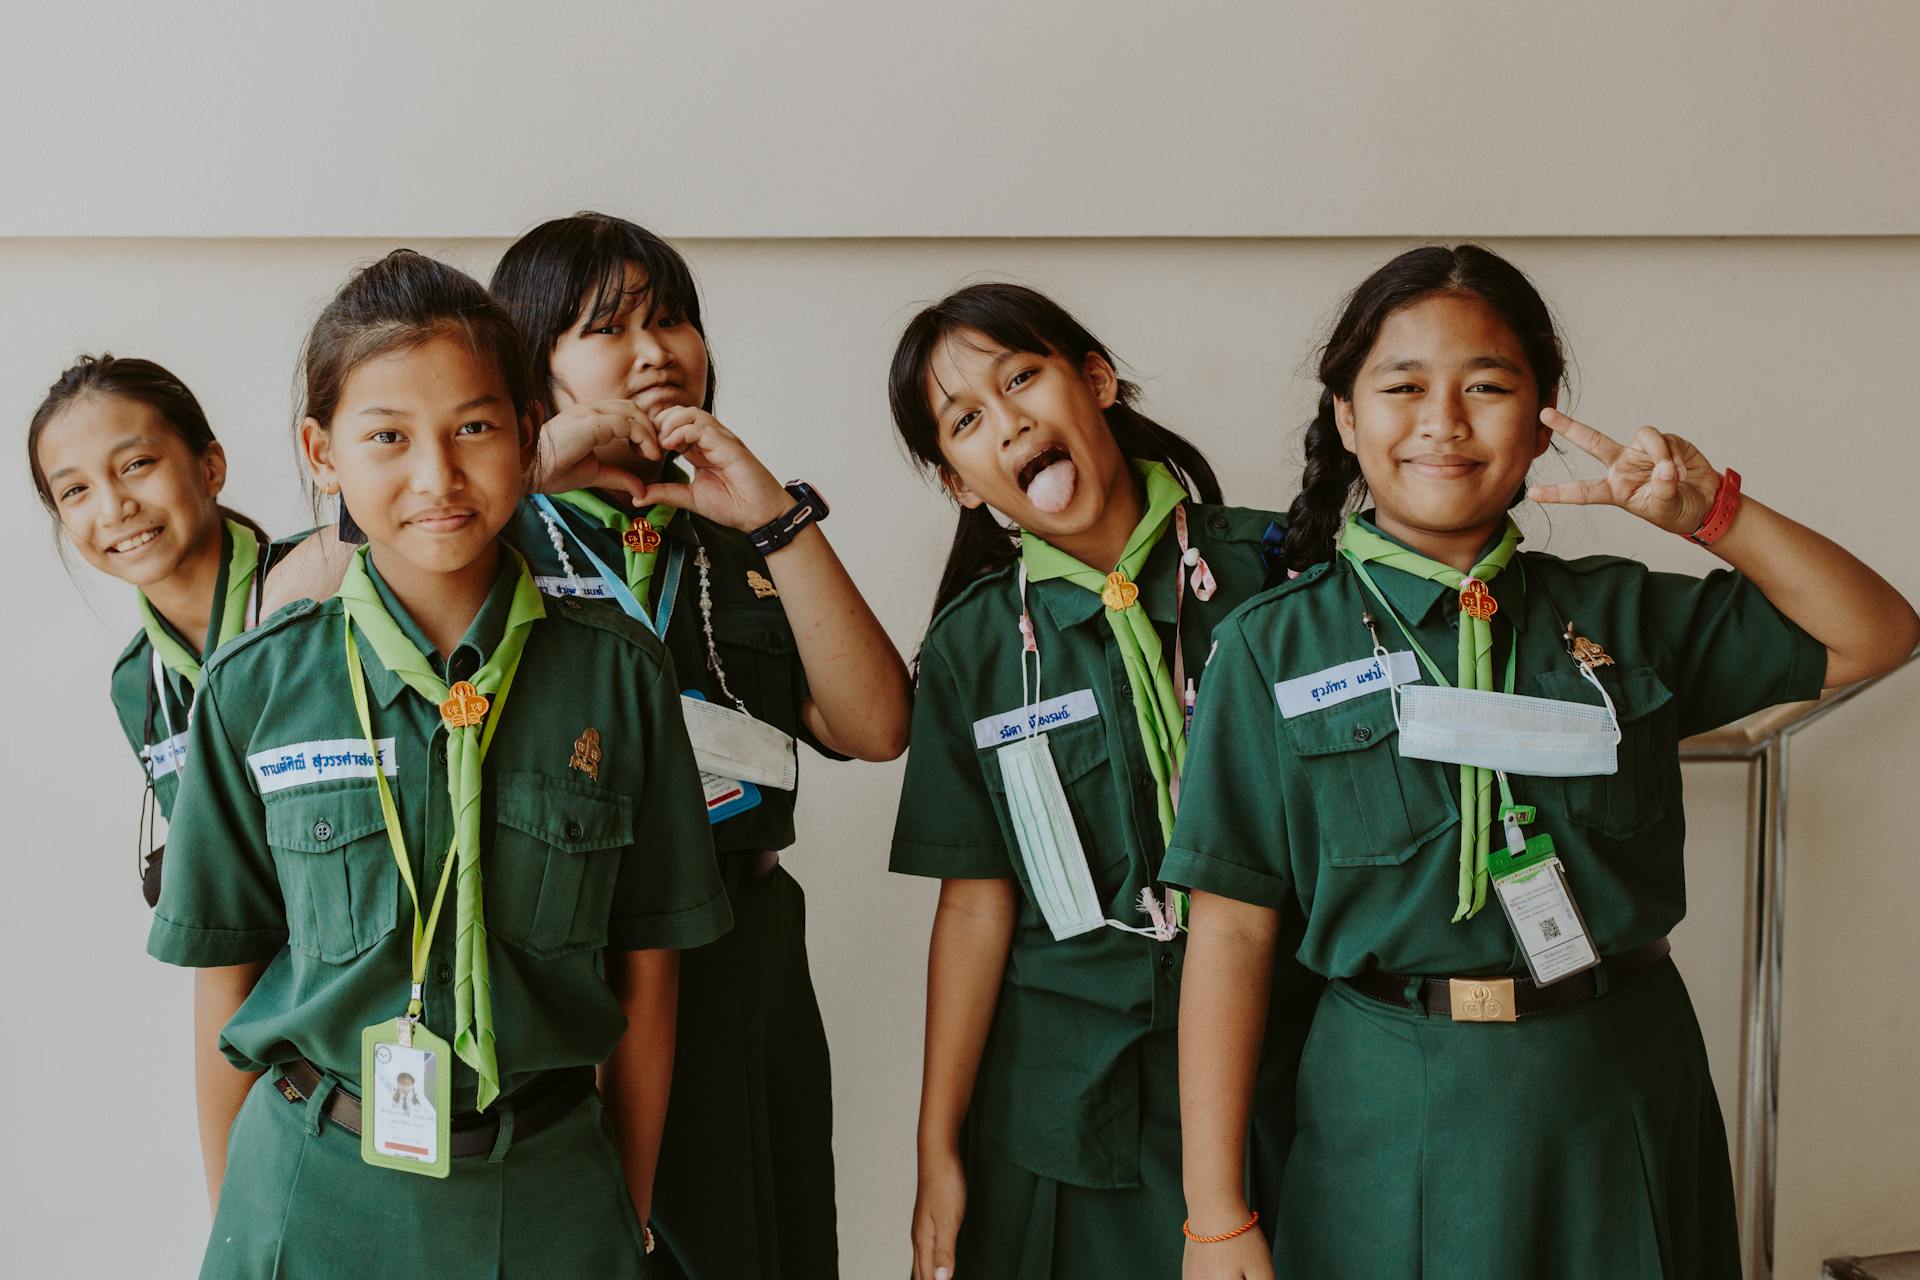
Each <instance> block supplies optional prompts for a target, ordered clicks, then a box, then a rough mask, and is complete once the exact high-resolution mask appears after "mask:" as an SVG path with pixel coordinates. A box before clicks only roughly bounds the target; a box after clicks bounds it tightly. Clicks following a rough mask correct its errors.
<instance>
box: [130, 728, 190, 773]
mask: <svg viewBox="0 0 1920 1280" xmlns="http://www.w3.org/2000/svg"><path fill="white" fill-rule="evenodd" d="M140 756H141V758H142V759H144V760H145V761H146V762H147V768H148V769H150V770H151V771H152V773H153V776H154V777H155V778H164V777H166V776H167V775H168V774H170V773H178V772H179V771H180V770H181V769H182V768H184V767H186V763H187V735H186V734H184V733H176V734H174V735H173V736H172V737H171V738H168V739H167V740H166V741H165V742H156V743H154V744H153V745H152V746H149V747H144V748H142V749H141V752H140Z"/></svg>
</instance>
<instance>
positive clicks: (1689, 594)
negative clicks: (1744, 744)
mask: <svg viewBox="0 0 1920 1280" xmlns="http://www.w3.org/2000/svg"><path fill="white" fill-rule="evenodd" d="M1641 616H1642V617H1643V618H1644V619H1645V622H1644V624H1643V625H1644V626H1645V628H1646V630H1647V631H1648V632H1649V633H1650V635H1649V639H1651V640H1652V641H1653V643H1654V645H1655V646H1656V647H1657V648H1658V649H1659V650H1660V651H1661V652H1662V654H1663V655H1664V660H1665V661H1664V669H1663V670H1662V671H1661V676H1662V678H1663V679H1664V680H1665V681H1666V683H1667V686H1668V687H1669V688H1671V689H1672V690H1673V691H1674V697H1675V700H1676V702H1677V703H1678V704H1679V707H1680V733H1681V735H1682V736H1683V737H1684V736H1686V735H1689V734H1695V733H1704V732H1706V731H1707V730H1709V729H1717V728H1719V727H1720V726H1721V725H1723V724H1728V723H1730V722H1732V721H1734V720H1738V719H1740V718H1741V717H1742V716H1746V715H1751V714H1753V713H1754V712H1756V711H1759V710H1762V709H1763V708H1766V707H1771V706H1775V705H1777V704H1779V703H1782V702H1801V701H1805V700H1808V699H1811V698H1817V697H1819V696H1820V688H1821V686H1822V685H1823V684H1824V683H1825V682H1826V676H1827V650H1826V646H1825V645H1823V644H1821V643H1820V642H1819V641H1818V640H1815V639H1814V638H1813V637H1812V636H1810V635H1808V634H1807V633H1806V632H1805V631H1803V630H1801V629H1800V628H1799V627H1798V626H1797V625H1795V624H1794V623H1793V622H1791V621H1789V620H1788V618H1787V617H1786V615H1785V614H1783V613H1781V612H1780V611H1779V610H1778V609H1776V608H1775V607H1774V606H1773V603H1772V602H1771V601H1769V600H1768V599H1767V598H1766V597H1765V596H1764V595H1762V594H1761V593H1760V589H1759V588H1758V587H1756V586H1754V585H1753V583H1752V582H1750V581H1748V580H1747V578H1746V577H1745V576H1744V575H1743V574H1739V573H1736V572H1734V571H1733V570H1731V569H1721V570H1718V571H1716V572H1714V573H1710V574H1708V575H1707V576H1706V577H1704V578H1694V577H1690V576H1688V575H1685V574H1677V573H1651V574H1648V575H1647V586H1646V597H1645V600H1644V601H1643V606H1642V615H1641Z"/></svg>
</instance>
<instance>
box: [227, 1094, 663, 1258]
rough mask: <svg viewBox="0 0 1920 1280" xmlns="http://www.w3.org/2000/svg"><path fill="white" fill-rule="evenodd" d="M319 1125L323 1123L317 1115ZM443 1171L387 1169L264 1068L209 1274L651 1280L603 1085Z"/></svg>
mask: <svg viewBox="0 0 1920 1280" xmlns="http://www.w3.org/2000/svg"><path fill="white" fill-rule="evenodd" d="M316 1122H317V1123H316ZM452 1168H453V1171H452V1172H451V1173H450V1174H449V1175H448V1176H447V1177H445V1178H429V1177H424V1176H421V1175H419V1174H412V1173H400V1172H396V1171H395V1170H392V1169H376V1168H374V1167H372V1166H371V1165H367V1164H364V1163H362V1162H361V1159H360V1139H359V1138H358V1137H357V1136H356V1135H354V1134H351V1133H348V1132H347V1131H346V1130H344V1129H341V1128H339V1127H338V1126H336V1125H334V1124H332V1123H330V1122H328V1121H327V1120H325V1119H324V1118H323V1117H321V1116H320V1114H319V1112H318V1110H317V1108H316V1106H315V1102H314V1101H307V1102H299V1103H293V1102H288V1101H287V1100H286V1099H285V1098H284V1097H282V1096H281V1095H280V1093H279V1091H278V1090H277V1089H275V1088H274V1086H273V1073H269V1074H268V1075H266V1076H263V1077H262V1078H261V1079H260V1080H259V1081H258V1082H256V1083H255V1085H254V1087H253V1090H252V1091H251V1092H250V1093H248V1094H247V1099H246V1102H245V1103H244V1104H242V1106H241V1108H240V1114H239V1115H238V1116H237V1117H236V1118H235V1120H234V1124H233V1131H232V1134H231V1135H230V1136H229V1138H228V1140H227V1176H226V1180H225V1183H224V1184H223V1185H222V1187H221V1191H220V1208H219V1212H218V1213H217V1214H215V1216H214V1220H213V1233H212V1236H211V1237H210V1238H209V1240H208V1242H207V1252H206V1258H205V1260H204V1261H203V1262H202V1263H201V1267H200V1275H201V1277H202V1280H228V1278H229V1277H231V1280H268V1278H269V1277H273V1278H275V1280H330V1278H332V1277H341V1278H342V1280H389V1278H391V1280H421V1277H425V1276H432V1277H434V1278H435V1280H441V1278H442V1277H444V1278H445V1280H480V1278H481V1277H486V1278H487V1280H495V1278H496V1277H515V1278H517V1277H523V1276H594V1277H618V1278H621V1280H646V1277H647V1276H648V1275H649V1272H648V1270H647V1262H646V1252H645V1246H644V1244H643V1243H642V1236H641V1231H640V1222H639V1219H638V1218H636V1217H635V1216H634V1212H633V1202H632V1201H631V1200H629V1199H628V1198H627V1185H626V1181H625V1179H624V1178H623V1177H622V1175H621V1172H620V1157H619V1155H618V1154H617V1149H616V1147H615V1145H614V1141H613V1134H612V1130H611V1127H610V1125H609V1124H608V1121H607V1119H606V1115H605V1112H604V1111H602V1109H601V1106H600V1099H599V1098H598V1097H597V1096H590V1097H588V1098H587V1099H586V1100H585V1101H584V1102H582V1103H581V1104H580V1105H579V1106H577V1107H575V1108H574V1109H573V1110H572V1111H571V1112H569V1113H568V1114H567V1115H566V1116H564V1117H563V1118H561V1119H560V1120H559V1121H557V1122H555V1123H554V1124H553V1125H552V1126H550V1127H548V1128H546V1129H543V1130H541V1131H540V1132H539V1133H536V1134H534V1135H533V1136H532V1137H530V1138H527V1139H526V1140H524V1141H516V1142H511V1143H510V1145H509V1146H508V1147H507V1148H506V1150H505V1152H504V1154H503V1155H502V1158H500V1159H497V1160H496V1159H490V1158H489V1157H486V1156H465V1157H462V1158H460V1159H457V1160H455V1161H453V1166H452Z"/></svg>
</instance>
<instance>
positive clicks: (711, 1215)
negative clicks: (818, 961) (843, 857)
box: [653, 868, 840, 1280]
mask: <svg viewBox="0 0 1920 1280" xmlns="http://www.w3.org/2000/svg"><path fill="white" fill-rule="evenodd" d="M733 917H734V925H733V929H732V931H731V932H729V933H728V934H727V935H726V936H725V937H723V938H721V939H720V940H719V941H718V942H714V943H711V944H709V945H707V946H704V947H699V948H697V949H695V950H692V951H686V952H682V953H681V956H680V1019H679V1030H678V1033H677V1036H676V1047H675V1050H674V1060H673V1094H672V1098H671V1100H670V1102H669V1103H668V1106H667V1126H666V1132H665V1134H664V1135H663V1137H662V1140H661V1148H660V1163H659V1166H658V1172H657V1173H656V1174H655V1175H654V1192H653V1229H654V1232H655V1234H656V1235H657V1236H658V1237H659V1242H660V1243H659V1248H658V1250H657V1251H656V1252H655V1253H654V1255H653V1264H654V1274H655V1275H656V1276H661V1277H671V1278H672V1280H831V1278H832V1277H834V1276H837V1275H838V1274H839V1273H840V1261H839V1237H838V1234H837V1232H836V1229H835V1222H834V1204H833V1082H832V1078H831V1074H830V1071H829V1068H828V1060H827V1033H826V1029H825V1027H824V1026H822V1025H821V1022H820V1005H819V1003H818V1002H817V1001H816V1000H815V999H814V994H813V979H812V978H811V977H810V976H809V975H808V973H807V941H806V898H805V895H804V894H803V893H802V892H801V889H800V885H799V883H798V882H796V881H795V880H794V878H793V877H792V876H790V875H788V874H787V872H786V870H785V869H784V868H775V869H774V870H773V871H771V872H769V873H768V874H766V875H764V876H762V877H761V878H760V879H758V880H756V881H754V882H753V883H752V884H750V885H748V886H747V887H746V888H744V889H743V890H741V891H739V892H736V893H734V894H733Z"/></svg>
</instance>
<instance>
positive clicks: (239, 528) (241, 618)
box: [139, 520, 260, 689]
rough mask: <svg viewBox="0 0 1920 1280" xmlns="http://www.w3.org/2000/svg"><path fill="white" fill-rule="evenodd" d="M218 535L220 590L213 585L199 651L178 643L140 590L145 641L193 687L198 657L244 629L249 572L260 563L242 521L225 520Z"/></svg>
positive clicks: (196, 681) (250, 586)
mask: <svg viewBox="0 0 1920 1280" xmlns="http://www.w3.org/2000/svg"><path fill="white" fill-rule="evenodd" d="M225 524H226V531H225V532H224V533H223V534H222V535H221V536H222V538H223V539H224V540H225V541H226V548H225V550H226V553H227V562H226V568H224V569H223V570H222V571H221V581H222V582H223V583H224V590H223V589H222V588H221V587H220V586H216V587H215V588H214V591H213V608H212V610H211V611H210V612H209V613H208V615H207V643H206V648H205V650H204V651H203V654H195V653H194V652H193V651H192V650H190V649H188V648H187V646H185V645H184V644H181V643H180V640H179V638H178V637H176V636H175V635H174V634H173V632H172V631H170V630H169V629H168V628H167V626H166V624H165V623H163V622H162V621H161V620H160V615H159V614H157V613H155V612H154V611H153V605H152V604H151V603H149V602H148V600H147V593H146V592H144V591H143V592H141V593H140V595H139V601H140V625H141V627H142V628H144V629H145V630H146V633H147V643H148V644H150V645H152V646H153V649H154V652H155V653H158V654H159V655H160V661H161V662H163V663H165V664H166V667H167V670H169V671H171V672H173V673H174V674H175V675H177V676H179V677H180V678H181V679H182V680H185V681H186V682H187V684H188V685H189V686H191V687H192V688H194V689H198V688H199V687H200V665H201V661H202V657H203V656H204V657H207V658H211V657H212V656H213V652H214V650H216V649H218V648H219V647H220V646H221V645H223V644H225V643H226V642H227V641H229V640H231V639H233V638H234V637H235V636H237V635H239V634H240V633H241V632H242V631H245V630H246V629H247V596H248V594H249V593H251V592H252V590H253V571H254V570H255V569H256V568H258V567H259V564H260V544H259V542H258V541H256V540H255V538H254V536H253V530H251V529H249V528H247V527H246V526H245V525H243V524H235V523H234V522H233V521H231V520H228V521H226V522H225Z"/></svg>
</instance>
